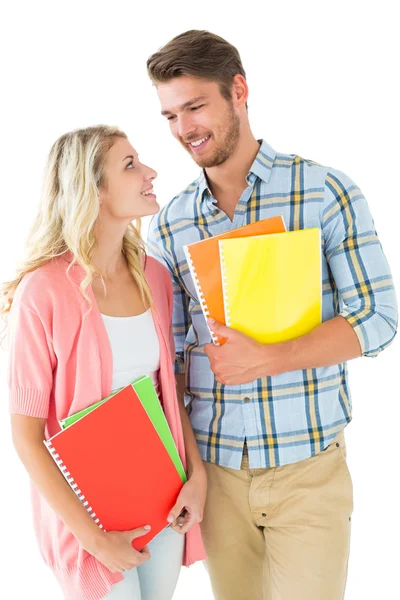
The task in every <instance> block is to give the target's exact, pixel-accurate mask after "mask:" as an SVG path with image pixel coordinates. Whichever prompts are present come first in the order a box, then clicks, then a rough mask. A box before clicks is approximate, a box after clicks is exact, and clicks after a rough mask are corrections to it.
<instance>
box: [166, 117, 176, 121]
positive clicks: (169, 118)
mask: <svg viewBox="0 0 400 600" xmlns="http://www.w3.org/2000/svg"><path fill="white" fill-rule="evenodd" d="M172 119H176V117H167V121H172Z"/></svg>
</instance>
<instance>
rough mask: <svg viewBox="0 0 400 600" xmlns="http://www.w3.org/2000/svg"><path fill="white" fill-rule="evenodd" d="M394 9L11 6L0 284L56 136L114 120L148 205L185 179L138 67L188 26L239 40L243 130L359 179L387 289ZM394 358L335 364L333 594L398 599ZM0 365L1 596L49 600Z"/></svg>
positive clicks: (394, 255) (182, 585)
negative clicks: (344, 450) (343, 584)
mask: <svg viewBox="0 0 400 600" xmlns="http://www.w3.org/2000/svg"><path fill="white" fill-rule="evenodd" d="M395 4H396V3H395V2H389V1H385V0H381V1H380V2H378V3H377V2H373V3H372V2H369V1H365V2H356V1H352V0H347V2H342V1H336V2H335V3H333V2H325V1H319V2H310V1H307V0H304V1H302V2H290V1H287V0H286V1H285V2H277V1H274V2H270V1H268V0H264V1H263V2H254V1H250V0H247V1H246V2H243V3H240V4H238V5H235V4H233V3H232V2H225V3H223V2H221V3H218V2H216V1H215V0H214V1H213V2H208V1H206V0H202V1H201V2H196V3H194V2H189V1H186V2H176V1H175V2H174V1H173V0H171V1H170V2H167V3H162V5H161V3H160V6H158V4H157V3H154V2H151V3H150V2H144V3H143V5H142V6H140V7H138V3H137V2H134V1H131V2H123V1H118V0H114V2H107V3H106V2H104V3H103V2H99V1H98V2H88V1H85V0H81V1H80V2H74V1H69V2H60V1H58V0H57V1H56V0H53V1H52V2H48V3H46V2H40V1H39V2H38V1H36V2H28V1H25V2H15V3H12V7H11V8H10V7H8V8H7V9H4V10H3V11H2V15H1V21H2V31H1V48H0V56H1V62H2V66H1V70H2V75H1V83H2V88H3V92H2V96H1V103H2V108H1V112H0V120H1V144H0V153H1V154H0V168H1V188H0V189H1V199H0V202H1V211H2V212H1V218H0V260H1V267H0V281H4V280H6V279H7V278H9V277H11V276H12V275H13V268H14V265H15V262H16V260H17V258H18V257H20V256H21V253H22V249H23V242H24V239H25V235H26V232H27V229H28V227H29V224H30V223H31V221H32V218H33V216H34V213H35V210H36V205H37V202H38V198H39V193H40V184H41V177H42V172H43V168H44V164H45V160H46V155H47V152H48V150H49V148H50V146H51V144H52V143H53V142H54V141H55V139H56V138H57V137H58V136H59V135H61V134H63V133H65V132H66V131H69V130H71V129H74V128H76V127H83V126H87V125H93V124H97V123H106V124H110V125H111V124H113V125H119V126H120V127H121V128H122V129H123V130H125V131H126V132H127V133H128V135H129V137H130V140H131V141H132V143H133V145H134V146H135V148H136V149H137V150H138V151H139V153H140V155H141V159H142V160H143V161H144V162H146V163H147V164H149V165H151V166H152V167H154V168H155V169H156V170H157V171H158V173H159V178H158V180H157V182H156V190H157V193H158V197H159V200H160V203H161V204H162V205H163V204H165V203H166V202H167V201H168V200H169V199H171V198H172V197H173V196H174V195H175V194H176V193H178V192H179V191H180V190H182V189H183V188H184V187H186V185H187V184H188V183H190V182H191V181H192V180H193V179H194V178H195V177H196V176H197V173H198V169H197V167H196V165H195V164H194V163H193V162H192V161H191V159H190V158H189V157H188V156H187V155H186V153H185V152H184V151H183V149H181V147H180V146H179V144H178V143H177V142H176V141H175V140H173V138H172V137H171V135H170V133H169V128H168V125H167V122H166V121H165V120H164V119H163V118H162V117H161V116H160V114H159V105H158V100H157V97H156V92H155V90H154V88H153V87H152V85H151V84H150V82H149V80H148V79H147V75H146V67H145V61H146V59H147V57H148V56H149V55H150V54H151V53H153V52H154V51H156V50H157V49H158V48H159V47H160V46H161V45H163V44H164V43H166V42H167V41H168V40H169V39H170V38H172V37H173V36H175V35H177V34H178V33H181V32H183V31H185V30H187V29H193V28H195V29H209V30H210V31H213V32H214V33H218V34H219V35H222V36H223V37H225V38H226V39H228V40H229V41H230V42H231V43H233V44H234V45H236V46H237V47H238V49H239V51H240V53H241V56H242V60H243V63H244V67H245V69H246V71H247V76H248V83H249V86H250V99H249V110H250V119H251V124H252V128H253V133H254V135H255V136H256V137H258V138H259V137H263V138H264V139H266V140H267V141H268V142H269V143H270V144H271V145H272V146H273V147H274V148H275V149H276V150H279V151H282V152H289V153H298V154H300V155H301V156H303V157H304V158H309V159H312V160H315V161H317V162H320V163H322V164H326V165H329V166H332V167H335V168H338V169H340V170H342V171H344V172H346V173H347V174H348V175H350V177H352V179H354V180H355V181H356V183H357V184H358V185H359V186H360V187H361V189H362V191H363V192H364V194H365V196H366V197H367V200H368V201H369V205H370V208H371V211H372V214H373V216H374V219H375V225H376V228H377V230H378V234H379V236H380V239H381V242H382V244H383V248H384V251H385V253H386V255H387V257H388V259H389V262H390V264H391V268H392V271H393V275H394V278H395V283H396V286H397V290H399V289H400V286H399V277H400V264H399V258H398V257H399V250H398V244H399V233H398V232H399V223H398V216H399V209H398V205H399V189H398V175H399V172H398V169H399V168H398V156H399V134H400V128H399V117H398V110H399V106H400V96H399V92H398V83H399V82H398V74H399V71H398V68H399V67H398V56H399V50H400V48H399V42H398V39H399V32H398V27H397V25H396V20H395V18H394V12H393V9H394V6H395ZM396 55H397V60H396ZM144 233H145V232H144ZM399 359H400V354H399V343H398V340H396V342H395V343H394V345H393V346H391V347H390V348H389V349H387V350H386V351H385V352H384V353H383V354H381V355H380V356H379V357H378V358H377V359H366V358H364V359H359V360H357V361H355V362H353V363H351V365H350V385H351V388H352V393H353V404H354V413H353V416H354V420H353V422H352V423H351V424H350V426H349V427H348V428H347V445H348V454H349V457H348V461H349V465H350V469H351V472H352V476H353V482H354V488H355V489H354V496H355V512H354V515H353V521H352V523H353V530H352V551H351V559H350V567H349V578H348V586H347V593H346V600H358V599H360V598H363V600H370V599H371V600H372V599H375V598H385V599H392V598H398V597H400V596H399V593H400V592H399V583H398V580H399V577H398V569H399V558H400V556H399V550H398V548H399V537H400V526H399V502H398V498H399V496H398V491H397V490H398V485H397V478H398V472H399V469H398V458H399V438H398V436H399V433H398V432H399V419H400V411H399V400H400V394H399V385H398V381H399V367H400V362H399ZM5 368H6V354H5V352H3V351H0V393H1V398H2V402H1V405H0V411H1V415H0V460H1V467H0V468H1V472H0V476H1V479H0V480H1V484H0V485H1V494H0V502H1V506H0V514H1V546H2V548H3V552H2V565H1V572H2V580H1V587H2V592H1V595H2V596H3V594H4V592H5V590H7V594H6V597H7V598H8V599H10V600H14V599H18V600H19V599H22V598H37V597H38V598H41V600H57V599H60V600H61V598H62V595H61V592H60V590H59V588H58V585H57V583H56V581H55V579H53V576H52V575H51V573H50V571H48V570H47V568H46V567H45V566H44V565H43V563H42V560H41V558H40V555H39V552H38V549H37V546H36V542H35V540H34V536H33V529H32V525H31V516H30V507H29V496H28V485H27V477H26V475H25V471H24V468H23V467H22V465H21V464H20V462H19V461H18V459H17V457H16V454H15V451H14V449H13V447H12V444H11V439H10V428H9V418H8V411H7V388H6V379H5ZM310 568H312V565H310ZM197 597H201V598H204V600H209V599H211V598H212V594H211V589H210V586H209V583H208V579H207V575H206V573H205V570H204V568H203V566H202V565H201V564H197V565H195V566H194V567H191V568H190V569H183V570H182V574H181V578H180V581H179V584H178V588H177V590H176V593H175V595H174V599H176V600H183V599H185V600H187V599H191V598H197ZM243 600H251V599H247V598H244V599H243ZM277 600H280V599H277ZM284 600H287V599H284ZM290 600H292V599H290ZM321 600H322V599H321Z"/></svg>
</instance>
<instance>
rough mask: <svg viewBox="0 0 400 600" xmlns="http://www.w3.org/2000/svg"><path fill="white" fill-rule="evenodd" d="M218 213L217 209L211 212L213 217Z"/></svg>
mask: <svg viewBox="0 0 400 600" xmlns="http://www.w3.org/2000/svg"><path fill="white" fill-rule="evenodd" d="M218 213H219V210H218V208H215V209H214V210H213V215H214V216H216V215H217V214H218Z"/></svg>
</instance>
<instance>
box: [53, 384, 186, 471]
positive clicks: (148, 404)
mask: <svg viewBox="0 0 400 600" xmlns="http://www.w3.org/2000/svg"><path fill="white" fill-rule="evenodd" d="M131 385H132V387H133V389H134V390H135V392H136V393H137V395H138V397H139V399H140V401H141V402H142V404H143V406H144V408H145V410H146V412H147V414H148V416H149V418H150V420H151V422H152V423H153V425H154V427H155V428H156V430H157V433H158V435H159V436H160V438H161V440H162V442H163V444H164V446H165V447H166V449H167V451H168V454H169V455H170V457H171V460H172V462H173V463H174V465H175V467H176V470H177V471H178V473H179V475H180V477H181V479H182V481H183V482H184V483H185V481H186V480H187V478H186V474H185V470H184V468H183V465H182V462H181V459H180V457H179V454H178V450H177V449H176V446H175V442H174V438H173V437H172V433H171V430H170V428H169V425H168V422H167V419H166V418H165V415H164V411H163V409H162V408H161V404H160V401H159V399H158V396H157V392H156V391H155V389H154V386H153V382H152V380H151V377H149V376H148V375H144V376H143V377H139V379H136V380H135V381H133V382H132V383H131ZM121 389H122V388H121ZM119 391H120V390H116V391H115V392H113V393H112V394H110V395H109V396H107V398H103V400H100V401H99V402H96V403H95V404H92V405H91V406H88V407H87V408H84V409H83V410H80V411H79V412H77V413H75V414H73V415H70V416H69V417H66V418H65V419H62V420H61V421H59V423H60V426H61V428H62V429H66V428H67V427H69V426H70V425H72V424H73V423H75V422H76V421H78V419H81V418H82V417H84V416H86V415H87V414H88V413H90V412H91V411H92V410H94V409H95V408H97V407H98V406H100V405H101V404H103V402H106V401H107V400H109V399H110V398H112V397H113V396H114V395H115V394H117V393H118V392H119Z"/></svg>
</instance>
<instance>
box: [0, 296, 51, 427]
mask: <svg viewBox="0 0 400 600" xmlns="http://www.w3.org/2000/svg"><path fill="white" fill-rule="evenodd" d="M8 350H9V361H8V387H9V411H10V413H14V414H15V413H16V414H22V415H26V416H30V417H39V418H43V419H47V417H48V413H49V402H50V395H51V390H52V387H53V369H54V367H55V365H56V358H55V354H54V350H53V345H52V343H51V340H50V339H49V336H48V335H47V333H46V329H45V325H44V322H43V320H42V318H41V317H40V316H39V315H38V314H37V312H36V311H34V310H33V309H32V308H29V307H28V306H26V305H25V304H24V303H23V302H21V301H20V300H19V299H18V298H16V299H14V302H13V305H12V307H11V311H10V315H9V322H8Z"/></svg>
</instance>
